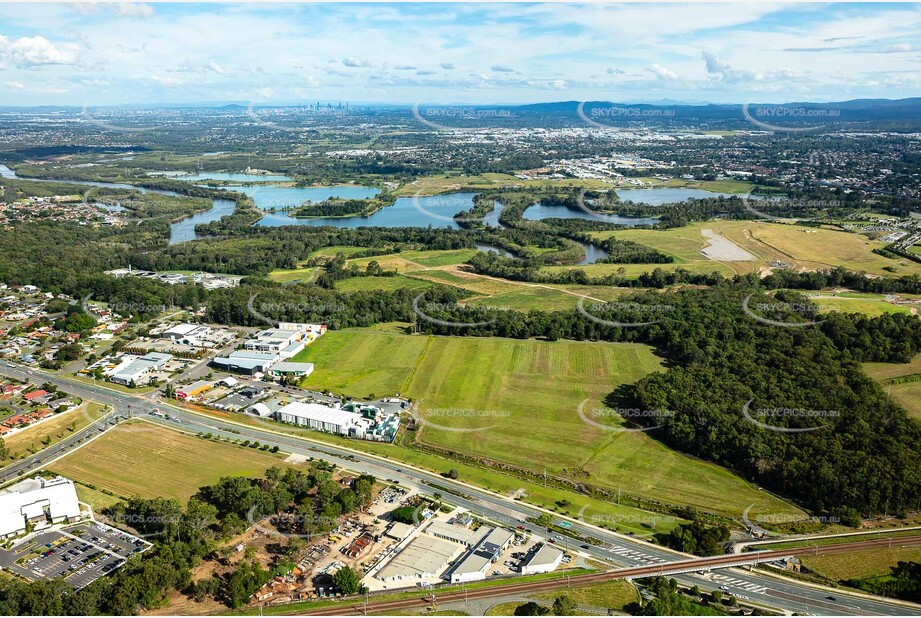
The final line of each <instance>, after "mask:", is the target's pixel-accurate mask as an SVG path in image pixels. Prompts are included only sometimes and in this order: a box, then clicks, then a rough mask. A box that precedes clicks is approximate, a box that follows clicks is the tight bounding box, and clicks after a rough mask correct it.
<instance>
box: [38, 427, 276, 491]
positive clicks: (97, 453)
mask: <svg viewBox="0 0 921 618" xmlns="http://www.w3.org/2000/svg"><path fill="white" fill-rule="evenodd" d="M140 427H143V431H140V430H138V428H140ZM283 461H284V458H283V457H282V456H280V455H273V454H270V453H266V452H263V451H259V450H256V449H250V448H243V447H240V446H232V445H229V444H219V443H216V442H209V441H206V440H203V439H201V438H198V437H195V436H190V435H188V434H184V433H181V432H178V431H173V430H170V429H166V428H162V427H160V426H155V425H152V424H150V423H145V422H136V423H132V424H130V425H121V426H119V427H116V428H114V429H110V430H109V431H108V432H107V433H106V434H105V435H103V436H101V437H99V438H97V439H95V440H93V441H92V442H90V443H89V444H87V445H86V446H83V447H82V448H80V449H78V450H76V451H74V452H72V453H71V454H69V455H67V456H66V457H64V458H63V459H60V460H58V461H56V462H55V463H53V464H51V466H50V467H49V469H50V470H51V471H52V472H55V473H57V474H61V475H63V476H66V477H68V478H71V479H73V480H75V481H77V482H79V483H83V484H86V485H94V486H95V487H97V488H100V489H107V490H109V491H111V492H113V493H115V494H117V495H118V496H121V497H123V498H129V497H131V496H134V495H138V496H141V497H142V498H155V497H164V498H178V499H180V500H186V499H188V498H189V497H190V496H192V495H193V494H194V493H195V492H197V491H198V489H199V487H202V486H204V485H209V484H211V483H215V482H217V481H218V480H220V478H221V477H222V476H236V475H245V476H261V475H262V473H263V472H264V471H265V470H266V469H267V468H270V467H272V466H283V465H285V464H284V463H283Z"/></svg>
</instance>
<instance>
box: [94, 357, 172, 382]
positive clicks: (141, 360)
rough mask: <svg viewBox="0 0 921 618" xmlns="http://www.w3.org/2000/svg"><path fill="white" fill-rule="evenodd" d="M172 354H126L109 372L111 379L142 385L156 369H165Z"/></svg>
mask: <svg viewBox="0 0 921 618" xmlns="http://www.w3.org/2000/svg"><path fill="white" fill-rule="evenodd" d="M172 358H173V357H172V355H170V354H162V353H160V352H148V353H147V354H145V355H144V356H131V355H130V354H126V355H125V359H126V360H127V362H125V360H123V361H122V363H121V364H119V365H118V366H117V367H115V368H114V369H112V370H111V373H109V374H108V376H109V380H111V381H112V382H115V383H116V384H124V385H125V386H130V385H131V384H132V383H134V384H135V385H140V384H142V383H146V382H147V381H148V380H149V376H150V374H151V373H153V372H154V371H158V370H160V369H163V367H164V366H165V365H166V363H167V361H169V360H170V359H172Z"/></svg>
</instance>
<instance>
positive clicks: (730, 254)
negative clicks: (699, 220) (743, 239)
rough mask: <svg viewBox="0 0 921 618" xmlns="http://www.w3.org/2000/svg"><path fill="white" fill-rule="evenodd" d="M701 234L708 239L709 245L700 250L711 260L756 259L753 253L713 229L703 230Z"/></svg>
mask: <svg viewBox="0 0 921 618" xmlns="http://www.w3.org/2000/svg"><path fill="white" fill-rule="evenodd" d="M700 233H701V235H702V236H703V237H704V238H706V239H707V241H708V243H709V244H708V245H707V246H706V247H704V248H703V249H701V250H700V252H701V253H703V254H704V255H705V256H707V257H708V258H710V259H711V260H716V261H723V262H751V261H753V260H754V259H755V256H753V255H752V254H751V253H749V252H748V251H746V250H745V249H743V248H742V247H740V246H738V245H737V244H735V243H734V242H732V241H731V240H729V239H728V238H725V237H723V236H720V235H719V234H717V233H716V232H714V231H713V230H701V231H700Z"/></svg>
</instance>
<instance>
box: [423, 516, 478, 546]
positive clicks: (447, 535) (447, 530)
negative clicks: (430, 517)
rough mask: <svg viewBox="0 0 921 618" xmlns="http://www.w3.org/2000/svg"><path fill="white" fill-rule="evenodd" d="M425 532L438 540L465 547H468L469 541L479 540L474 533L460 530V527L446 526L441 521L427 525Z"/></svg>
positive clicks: (465, 529)
mask: <svg viewBox="0 0 921 618" xmlns="http://www.w3.org/2000/svg"><path fill="white" fill-rule="evenodd" d="M425 532H426V533H427V534H431V535H432V536H434V537H437V538H439V539H444V540H446V541H451V542H452V543H460V544H461V545H463V546H465V547H466V546H468V545H470V544H471V541H473V540H474V539H479V536H478V535H477V533H476V531H474V530H469V529H467V528H461V527H460V526H455V525H453V524H448V523H445V522H443V521H433V522H432V523H431V524H429V527H428V528H426V529H425Z"/></svg>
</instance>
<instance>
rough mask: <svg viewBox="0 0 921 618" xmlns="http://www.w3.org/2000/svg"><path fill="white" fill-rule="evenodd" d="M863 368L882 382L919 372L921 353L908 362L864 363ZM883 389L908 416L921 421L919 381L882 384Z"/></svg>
mask: <svg viewBox="0 0 921 618" xmlns="http://www.w3.org/2000/svg"><path fill="white" fill-rule="evenodd" d="M863 370H864V372H865V373H866V374H867V375H868V376H870V377H871V378H873V379H875V380H879V381H882V382H885V381H886V380H889V379H893V378H901V377H904V376H910V375H913V374H917V373H921V354H919V355H918V356H916V357H914V358H913V359H912V360H911V362H910V363H864V364H863ZM883 390H885V391H886V392H887V393H889V394H890V395H891V396H892V397H893V398H894V399H895V400H896V401H898V402H899V403H900V404H901V405H902V407H904V408H905V410H907V411H908V415H909V416H910V417H912V418H914V419H917V420H918V421H919V422H921V381H918V382H903V383H902V384H883Z"/></svg>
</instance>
